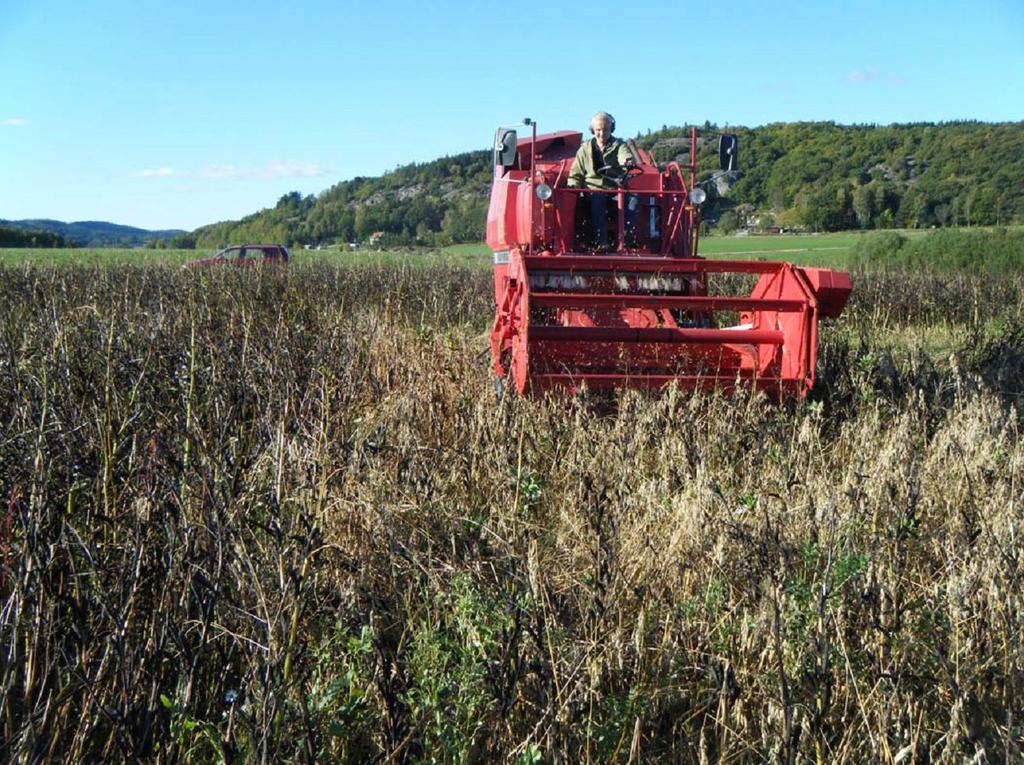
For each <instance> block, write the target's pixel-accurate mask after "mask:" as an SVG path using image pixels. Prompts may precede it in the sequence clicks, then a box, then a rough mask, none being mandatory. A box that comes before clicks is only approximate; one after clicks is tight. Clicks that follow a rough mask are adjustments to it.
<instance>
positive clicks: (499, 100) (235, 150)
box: [0, 0, 1024, 229]
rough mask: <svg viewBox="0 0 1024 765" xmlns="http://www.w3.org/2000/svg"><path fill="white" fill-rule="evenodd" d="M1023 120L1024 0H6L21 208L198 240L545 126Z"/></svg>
mask: <svg viewBox="0 0 1024 765" xmlns="http://www.w3.org/2000/svg"><path fill="white" fill-rule="evenodd" d="M598 109H604V110H608V111H610V112H612V113H613V114H614V115H615V116H616V118H617V120H618V124H619V129H618V133H619V134H620V135H635V134H636V133H637V132H638V131H645V130H647V129H648V128H651V129H657V128H659V127H661V126H662V125H663V124H667V125H687V124H698V125H699V124H701V123H703V122H704V121H705V120H710V121H711V122H717V123H718V124H723V125H724V124H733V125H750V126H753V125H761V124H765V123H769V122H790V121H795V120H834V121H837V122H840V123H878V124H888V123H893V122H911V121H942V120H954V119H979V120H986V121H1007V120H1012V121H1018V120H1022V119H1024V0H974V1H973V2H961V0H953V1H952V2H918V1H917V0H909V1H908V2H900V1H899V0H889V1H888V2H877V1H876V0H860V2H828V1H827V0H826V1H823V2H815V3H790V4H786V3H765V2H747V1H746V0H738V1H737V2H733V3H680V2H663V1H662V0H650V1H649V2H645V3H636V4H630V3H622V2H615V3H611V2H604V0H595V1H594V2H590V3H588V4H584V3H575V4H569V3H557V2H551V1H550V0H549V1H548V2H537V3H515V4H513V3H491V2H461V1H460V2H450V3H445V2H438V1H436V0H435V2H432V3H428V2H411V0H370V1H369V2H366V1H365V0H364V1H363V2H358V3H354V2H346V1H344V0H342V1H339V0H334V1H333V2H327V1H326V0H307V2H304V3H296V4H289V3H282V2H280V0H277V1H276V2H268V1H266V0H249V1H248V2H245V3H228V2H221V1H220V0H204V1H203V2H200V1H199V0H175V2H173V3H172V2H163V3H156V2H147V1H146V0H130V1H129V0H95V2H93V3H82V2H81V1H80V0H78V1H76V2H71V1H70V0H0V218H8V219H20V218H42V217H46V218H56V219H59V220H68V221H70V220H107V221H112V222H115V223H123V224H128V225H135V226H141V227H144V228H184V229H192V228H195V227H197V226H200V225H203V224H206V223H212V222H215V221H218V220H227V219H235V218H239V217H241V216H243V215H247V214H249V213H252V212H255V211H257V210H259V209H261V208H264V207H269V206H273V205H274V203H275V202H276V201H277V199H278V198H279V197H280V196H281V195H282V194H284V193H286V192H288V191H292V190H298V191H301V192H302V193H304V194H309V193H318V192H320V191H323V190H324V189H326V188H328V187H330V186H331V185H332V184H334V183H337V182H338V181H341V180H345V179H348V178H352V177H355V176H357V175H379V174H381V173H383V172H385V171H387V170H389V169H392V168H394V167H397V166H398V165H402V164H406V163H409V162H419V161H429V160H431V159H436V158H437V157H440V156H443V155H445V154H455V153H459V152H463V151H470V150H473V149H479V148H484V147H485V146H488V145H489V143H490V140H491V135H492V133H493V129H494V127H495V126H496V125H497V124H499V123H507V122H512V121H515V120H518V119H520V118H522V117H525V116H530V117H532V118H534V119H536V120H537V121H538V123H539V127H540V129H541V130H562V129H571V128H576V129H585V128H586V125H587V121H588V119H589V117H590V115H591V114H592V113H593V112H594V111H596V110H598Z"/></svg>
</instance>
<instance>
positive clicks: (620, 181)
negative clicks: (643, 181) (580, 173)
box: [597, 159, 644, 188]
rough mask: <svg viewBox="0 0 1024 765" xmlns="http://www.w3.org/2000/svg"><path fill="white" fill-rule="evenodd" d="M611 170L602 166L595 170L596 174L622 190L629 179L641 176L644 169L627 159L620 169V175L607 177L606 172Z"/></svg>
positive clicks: (607, 166) (609, 167)
mask: <svg viewBox="0 0 1024 765" xmlns="http://www.w3.org/2000/svg"><path fill="white" fill-rule="evenodd" d="M611 169H613V168H612V166H611V165H604V166H602V167H599V168H597V172H598V173H600V174H601V175H602V176H603V177H605V178H607V179H608V180H609V181H611V182H612V183H614V184H615V185H616V186H618V187H619V188H623V187H625V186H626V184H627V183H628V182H629V179H630V178H635V177H637V176H638V175H643V172H644V169H643V168H642V167H640V166H639V165H637V164H636V163H635V162H633V160H631V159H627V160H626V162H625V164H624V165H623V167H622V171H623V172H622V175H609V174H608V172H607V171H608V170H611Z"/></svg>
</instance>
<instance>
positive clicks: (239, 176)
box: [199, 159, 327, 181]
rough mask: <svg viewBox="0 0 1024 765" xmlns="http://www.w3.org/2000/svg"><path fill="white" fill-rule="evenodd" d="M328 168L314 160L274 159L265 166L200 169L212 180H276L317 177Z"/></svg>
mask: <svg viewBox="0 0 1024 765" xmlns="http://www.w3.org/2000/svg"><path fill="white" fill-rule="evenodd" d="M326 174H327V170H326V169H325V168H324V167H321V166H320V165H317V164H314V163H312V162H296V161H294V160H277V159H275V160H273V161H271V162H268V163H267V164H266V165H264V166H263V167H238V166H237V165H208V166H206V167H204V168H203V169H202V170H201V171H199V176H200V177H201V178H206V179H207V180H211V181H232V180H275V179H278V178H315V177H317V176H320V175H326Z"/></svg>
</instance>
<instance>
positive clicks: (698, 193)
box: [690, 188, 708, 205]
mask: <svg viewBox="0 0 1024 765" xmlns="http://www.w3.org/2000/svg"><path fill="white" fill-rule="evenodd" d="M707 198H708V194H707V192H706V191H704V189H701V188H696V189H690V203H691V204H695V205H702V204H704V200H705V199H707Z"/></svg>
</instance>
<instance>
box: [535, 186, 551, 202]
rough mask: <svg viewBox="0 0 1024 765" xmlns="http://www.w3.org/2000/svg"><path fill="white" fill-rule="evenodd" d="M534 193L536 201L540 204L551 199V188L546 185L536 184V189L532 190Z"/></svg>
mask: <svg viewBox="0 0 1024 765" xmlns="http://www.w3.org/2000/svg"><path fill="white" fill-rule="evenodd" d="M534 193H535V194H536V195H537V199H539V200H540V201H541V202H547V201H548V200H549V199H551V195H552V194H553V193H554V192H553V191H551V187H550V186H548V185H547V184H546V183H538V184H537V187H536V188H535V189H534Z"/></svg>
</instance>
